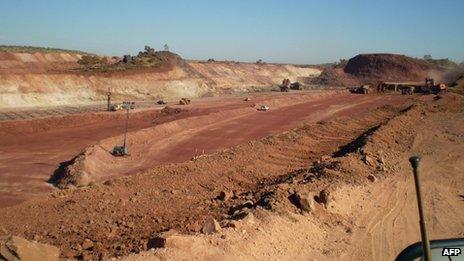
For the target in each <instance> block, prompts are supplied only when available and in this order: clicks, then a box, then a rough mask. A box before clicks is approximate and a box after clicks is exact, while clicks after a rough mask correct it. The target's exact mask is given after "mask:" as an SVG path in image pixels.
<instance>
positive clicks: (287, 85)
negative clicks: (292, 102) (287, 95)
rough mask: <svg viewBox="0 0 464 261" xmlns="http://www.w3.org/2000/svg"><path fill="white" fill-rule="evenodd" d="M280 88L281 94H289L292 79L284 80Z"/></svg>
mask: <svg viewBox="0 0 464 261" xmlns="http://www.w3.org/2000/svg"><path fill="white" fill-rule="evenodd" d="M279 87H280V91H281V92H288V90H289V89H290V79H284V80H283V81H282V84H281V85H280V86H279Z"/></svg>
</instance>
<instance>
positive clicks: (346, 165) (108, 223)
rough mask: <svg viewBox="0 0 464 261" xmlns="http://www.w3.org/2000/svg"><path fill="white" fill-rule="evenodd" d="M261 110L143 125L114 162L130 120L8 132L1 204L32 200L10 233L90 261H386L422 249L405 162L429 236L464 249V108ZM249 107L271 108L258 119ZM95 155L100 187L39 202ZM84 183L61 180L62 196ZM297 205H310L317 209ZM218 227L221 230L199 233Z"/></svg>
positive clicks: (191, 110)
mask: <svg viewBox="0 0 464 261" xmlns="http://www.w3.org/2000/svg"><path fill="white" fill-rule="evenodd" d="M251 99H252V100H251V101H249V102H245V101H243V99H241V98H230V99H217V100H215V101H208V102H204V103H203V102H198V103H196V102H195V101H193V103H192V104H191V105H188V106H184V107H181V108H182V109H184V111H180V112H178V113H167V114H162V113H161V112H159V114H158V112H155V111H154V110H143V111H141V112H139V113H136V112H135V113H133V117H132V121H131V122H132V125H131V126H132V127H131V132H130V133H129V137H131V138H129V148H130V150H131V156H129V157H126V158H121V159H117V160H116V161H109V159H110V158H107V154H105V151H106V153H108V152H107V150H108V148H109V147H108V146H109V145H110V144H113V143H114V142H115V141H116V140H119V139H120V137H119V136H118V135H120V134H121V131H120V130H116V129H117V127H118V128H119V127H120V125H121V124H120V122H119V121H120V120H121V118H122V117H123V116H124V114H123V113H116V114H106V113H101V114H92V116H90V115H85V116H84V115H82V119H81V118H79V120H77V119H74V120H73V121H71V122H72V123H70V121H69V119H67V120H65V121H64V122H61V121H62V119H61V120H58V119H53V120H52V118H48V120H47V121H46V122H43V123H40V124H39V122H40V121H42V120H44V119H41V120H40V121H38V122H37V123H36V125H35V126H36V127H33V128H32V127H28V126H30V125H31V124H30V123H28V124H24V123H22V122H17V123H12V122H8V125H5V126H4V127H3V128H2V129H3V131H4V132H5V133H4V135H2V137H9V139H8V138H3V140H2V141H1V142H2V144H5V145H6V146H2V150H4V152H3V153H2V155H3V156H2V157H3V158H2V159H1V167H2V168H3V170H2V177H1V179H2V191H4V195H5V196H3V197H2V198H3V201H2V202H7V203H9V202H11V200H12V199H15V198H18V197H19V198H20V197H21V196H23V197H24V195H28V194H26V193H25V192H21V190H19V189H18V190H16V191H14V190H12V189H11V188H21V189H23V191H32V192H33V193H31V194H32V195H28V196H30V198H32V199H31V200H28V201H26V202H23V203H22V204H18V205H15V206H11V207H5V208H2V209H1V210H2V211H1V212H0V220H2V223H1V224H0V234H2V233H4V234H13V235H18V236H22V237H25V238H27V239H30V240H37V241H39V242H42V243H48V244H52V245H55V246H58V247H59V248H60V250H61V255H62V256H63V257H68V258H79V259H106V258H110V257H122V256H124V259H126V260H166V259H168V260H171V259H172V260H179V259H192V257H195V258H198V259H203V260H205V259H210V260H236V259H244V260H246V259H259V260H263V259H284V260H290V259H305V260H308V259H310V260H339V259H343V260H391V259H393V258H394V257H395V256H396V254H398V253H399V251H401V249H403V248H404V247H406V246H407V245H408V244H411V243H413V242H416V241H418V240H420V236H419V235H420V234H419V226H418V217H417V209H416V205H415V194H414V184H413V183H412V175H411V174H410V169H409V166H408V162H407V159H408V157H409V156H411V155H412V154H415V153H417V154H420V155H421V156H422V157H423V159H422V160H423V165H422V170H423V172H422V173H423V185H424V194H425V201H426V208H427V212H426V213H427V218H428V222H429V226H430V236H431V238H433V239H438V238H443V237H458V236H464V232H463V231H462V227H464V220H463V218H462V217H463V216H464V212H463V211H464V201H463V197H464V191H463V190H462V186H461V184H463V182H464V173H463V172H462V169H464V165H462V164H463V162H464V160H463V157H462V155H463V153H464V146H463V145H464V136H463V134H462V129H463V128H464V111H463V108H464V107H463V105H464V99H463V97H462V96H461V95H457V94H446V95H443V96H432V95H428V96H416V95H414V96H413V97H410V96H408V97H407V96H401V95H388V94H387V95H376V94H374V95H353V94H349V93H345V92H307V93H289V94H281V93H264V94H256V95H255V96H252V97H251ZM250 103H255V104H256V105H259V104H261V103H265V104H269V105H270V107H271V109H270V110H269V111H267V112H259V111H257V110H256V108H254V107H251V106H250ZM67 117H69V116H67ZM73 117H78V116H73ZM79 117H80V116H79ZM92 118H94V119H93V120H90V119H92ZM147 118H148V119H147ZM84 119H87V121H86V120H84ZM51 120H52V121H56V122H55V123H53V124H55V125H53V124H50V123H49V122H48V121H51ZM154 122H155V123H156V126H153V123H154ZM3 124H6V122H5V123H3ZM41 124H43V125H41ZM50 125H52V126H59V127H56V128H52V127H50ZM8 135H10V136H8ZM14 135H20V136H21V137H23V138H22V139H21V140H15V141H13V140H12V139H13V137H15V136H14ZM59 138H60V139H59ZM63 141H65V143H66V144H64V143H63ZM34 142H35V143H34ZM68 142H69V144H68ZM34 144H36V145H34ZM71 144H72V146H71ZM90 145H93V146H90ZM89 146H90V147H89ZM84 148H86V149H85V150H84V154H82V155H85V157H83V158H82V161H81V163H82V162H84V164H80V165H79V164H78V165H76V166H75V167H76V168H79V167H82V170H83V171H88V174H89V175H90V176H91V178H92V179H93V181H92V183H90V186H86V187H82V188H77V189H76V188H70V189H64V190H58V189H52V188H51V187H50V186H44V187H43V188H44V189H43V190H42V191H40V189H39V187H40V186H38V184H42V183H44V182H45V180H46V179H48V178H49V177H50V174H51V173H52V172H53V171H54V170H56V169H57V168H58V164H59V163H60V162H63V161H66V160H70V159H71V158H72V157H74V156H76V155H77V154H78V153H79V152H80V151H81V150H83V149H84ZM131 148H132V149H131ZM31 151H33V152H36V153H31ZM199 151H200V152H199ZM39 152H41V153H39ZM37 162H46V163H48V164H37ZM15 163H16V164H15ZM25 164H30V165H29V166H28V167H27V168H26V166H24V169H22V168H21V167H19V166H23V165H25ZM13 166H16V168H14V167H13ZM28 169H29V171H27V170H28ZM31 169H34V170H36V171H35V172H34V173H32V174H31V172H30V170H31ZM3 173H10V175H5V174H3ZM13 173H19V174H16V175H13ZM76 180H77V179H75V177H69V176H68V177H66V176H65V179H64V181H65V185H70V186H71V187H73V185H79V184H76V183H75V182H76ZM105 180H106V181H105ZM66 182H67V183H66ZM49 191H52V192H51V193H49V194H44V192H49ZM13 192H14V193H16V194H13ZM221 192H222V193H221ZM221 194H222V195H223V196H224V197H222V198H218V196H220V195H221ZM305 195H306V196H305ZM296 198H299V199H300V200H301V198H306V199H307V200H308V201H310V202H312V203H311V204H310V207H309V209H308V208H306V210H303V209H305V208H303V207H302V205H301V203H298V202H301V201H298V200H296ZM9 204H10V205H11V203H9ZM4 205H7V204H4ZM209 218H215V219H216V220H217V221H218V222H219V224H220V226H221V227H222V228H221V229H219V231H217V232H216V233H214V234H212V235H204V234H202V233H201V231H202V228H203V225H204V224H205V222H206V220H207V219H209ZM169 229H175V230H176V231H178V232H177V233H178V234H176V236H173V237H171V238H170V240H168V242H169V244H168V245H167V246H165V248H159V249H155V250H150V251H147V250H148V246H147V245H148V242H149V240H150V239H151V238H153V236H154V235H156V234H157V233H160V232H162V231H166V230H169Z"/></svg>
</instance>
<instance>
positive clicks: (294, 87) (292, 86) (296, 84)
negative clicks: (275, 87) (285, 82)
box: [290, 82, 301, 90]
mask: <svg viewBox="0 0 464 261" xmlns="http://www.w3.org/2000/svg"><path fill="white" fill-rule="evenodd" d="M290 89H292V90H301V83H300V82H293V83H291V84H290Z"/></svg>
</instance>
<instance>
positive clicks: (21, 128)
mask: <svg viewBox="0 0 464 261" xmlns="http://www.w3.org/2000/svg"><path fill="white" fill-rule="evenodd" d="M316 93H319V92H316ZM321 93H323V92H321ZM318 95H319V94H318ZM324 95H326V96H325V97H322V98H320V97H319V98H318V96H317V95H315V94H314V93H290V94H281V93H267V94H257V95H254V96H253V97H252V101H251V102H253V103H258V102H259V101H269V102H270V103H272V102H276V105H275V106H274V107H272V106H271V110H270V111H268V112H257V111H256V110H255V109H251V107H249V106H250V102H244V101H243V100H242V98H227V99H224V98H213V99H209V100H207V101H197V102H195V101H194V103H193V105H189V106H184V107H182V108H185V109H186V110H187V111H184V112H182V113H179V114H176V115H167V116H166V115H165V116H161V115H159V113H158V114H157V115H158V116H157V117H155V111H154V110H143V111H140V112H137V113H133V114H132V116H131V122H130V130H131V131H135V130H140V129H144V128H148V127H152V126H153V125H154V123H153V122H156V123H157V125H158V126H157V128H159V127H160V126H161V127H163V126H164V125H165V124H163V122H164V123H166V122H169V123H170V124H171V125H169V126H172V123H174V125H176V124H177V125H178V123H177V122H179V123H182V124H184V125H182V126H181V127H182V128H183V130H184V131H183V132H181V133H180V134H179V133H175V132H169V128H167V129H166V131H167V133H165V134H164V136H163V138H164V139H163V140H159V139H156V137H157V135H156V132H155V136H153V134H152V135H150V136H148V137H147V138H149V139H147V141H150V142H148V143H147V144H148V145H146V146H141V147H140V148H137V147H135V148H133V149H132V155H134V157H135V159H136V160H135V161H130V160H129V159H122V160H121V161H120V162H119V164H115V165H111V166H108V167H110V168H111V172H110V173H105V175H104V176H103V177H100V178H99V180H104V179H107V178H108V177H109V176H119V175H127V174H132V173H134V172H137V171H141V170H145V169H148V168H150V167H152V166H154V165H157V164H160V163H172V162H182V161H185V160H188V159H190V158H192V157H193V156H196V155H199V154H202V153H212V152H215V151H218V150H222V149H225V148H228V147H230V146H234V145H238V144H241V143H244V142H247V141H250V140H254V139H259V138H262V137H265V136H267V135H270V134H272V133H278V132H281V131H284V130H286V129H290V128H293V127H296V126H298V125H301V124H302V123H305V122H306V123H314V122H317V121H320V120H326V119H328V118H330V117H333V116H340V115H346V114H353V113H359V112H364V111H367V110H370V109H373V108H376V107H379V106H382V105H385V104H395V103H400V102H403V101H404V99H405V98H404V97H403V96H399V95H391V96H375V95H369V96H362V95H351V94H348V93H345V92H343V93H332V94H331V95H330V96H327V93H325V94H324ZM296 97H299V99H300V100H301V99H305V98H304V97H307V100H306V101H302V102H301V101H300V103H299V104H296V105H292V103H291V102H288V101H291V100H292V99H293V98H296ZM302 97H303V98H302ZM282 98H284V100H285V101H286V103H284V104H283V105H279V99H282ZM281 103H282V102H281ZM287 105H288V106H287ZM240 108H243V110H246V113H244V114H243V115H239V116H238V117H232V116H233V115H234V111H236V110H237V109H240ZM274 108H275V109H274ZM229 111H230V112H231V114H229ZM217 113H220V118H214V117H218V115H217ZM202 115H203V117H206V119H208V117H209V116H205V115H212V116H211V117H213V118H212V119H213V121H214V122H212V123H209V125H208V126H207V127H205V126H195V124H193V127H190V126H189V124H191V122H194V121H195V119H196V118H193V121H189V120H188V119H190V118H192V117H198V116H202ZM228 117H232V118H230V119H227V118H228ZM123 118H124V114H123V113H113V114H109V113H91V114H83V115H74V116H66V117H61V118H47V119H37V120H32V121H27V122H26V121H17V122H5V123H2V125H3V126H2V131H1V132H2V133H1V135H0V144H2V146H1V153H0V173H1V176H0V206H3V207H4V206H10V205H15V204H17V203H20V202H22V201H24V200H26V199H30V198H32V197H35V196H37V195H40V194H43V193H45V192H48V191H51V190H52V186H51V185H50V184H48V183H46V181H47V180H48V179H49V178H50V176H51V174H52V173H53V172H54V171H55V170H56V169H57V168H58V167H59V164H60V163H61V162H64V161H68V160H70V159H71V158H72V157H74V156H75V155H77V154H78V153H79V152H80V151H82V149H84V148H85V147H87V146H89V145H92V144H95V143H97V142H98V141H100V140H102V139H105V138H108V137H113V136H117V135H120V134H121V133H122V130H123V126H122V122H121V119H123ZM154 118H155V121H154ZM182 118H184V119H186V120H184V121H179V120H180V119H182ZM221 118H222V119H221ZM202 127H204V128H202ZM155 129H156V128H155ZM146 132H149V131H146ZM19 134H22V135H19ZM179 135H181V136H182V138H179ZM129 136H130V135H129ZM142 139H143V138H142ZM113 140H114V141H115V142H118V140H117V139H115V138H113V139H109V141H113ZM129 141H130V142H131V140H129ZM103 144H105V143H104V142H103ZM110 144H113V143H110ZM129 145H130V143H129ZM147 151H148V152H147ZM102 169H106V168H105V166H103V168H102Z"/></svg>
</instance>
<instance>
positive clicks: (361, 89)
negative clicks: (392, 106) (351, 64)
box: [348, 84, 371, 94]
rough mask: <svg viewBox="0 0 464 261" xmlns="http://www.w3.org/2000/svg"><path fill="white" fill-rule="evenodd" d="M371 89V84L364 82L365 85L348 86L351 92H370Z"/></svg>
mask: <svg viewBox="0 0 464 261" xmlns="http://www.w3.org/2000/svg"><path fill="white" fill-rule="evenodd" d="M370 89H371V85H370V84H363V85H361V86H358V87H351V88H348V91H349V92H351V93H359V94H368V93H369V91H370Z"/></svg>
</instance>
